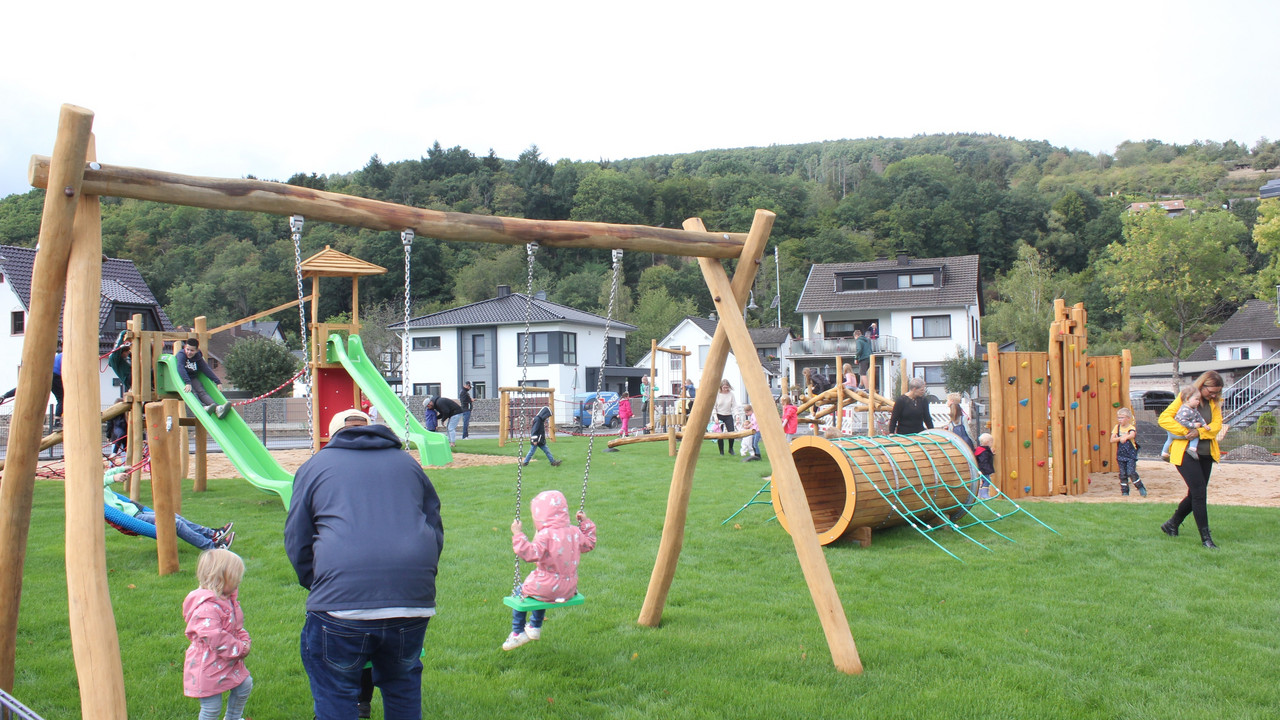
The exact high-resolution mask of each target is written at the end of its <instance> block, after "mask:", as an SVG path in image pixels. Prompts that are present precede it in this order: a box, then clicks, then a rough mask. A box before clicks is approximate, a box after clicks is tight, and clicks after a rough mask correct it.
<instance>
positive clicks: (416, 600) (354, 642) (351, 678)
mask: <svg viewBox="0 0 1280 720" xmlns="http://www.w3.org/2000/svg"><path fill="white" fill-rule="evenodd" d="M329 437H330V440H329V444H328V445H326V446H325V447H324V449H323V450H321V451H320V452H318V453H316V454H315V456H313V457H312V458H311V459H310V460H308V461H307V462H306V463H304V464H303V465H302V467H300V468H298V472H297V474H296V475H295V476H294V482H293V501H292V503H291V504H290V507H289V517H288V519H287V520H286V521H285V529H284V544H285V551H286V552H287V553H288V555H289V561H290V562H291V563H293V569H294V571H295V572H296V573H297V574H298V583H299V584H300V585H302V586H303V587H305V588H307V589H308V590H310V591H311V593H310V595H309V596H308V597H307V620H306V623H305V624H304V625H303V628H302V642H301V649H302V665H303V667H304V668H305V669H306V671H307V676H308V677H309V678H310V680H311V695H312V698H313V700H314V702H315V715H316V717H318V718H326V719H327V718H349V717H355V712H356V702H357V699H358V697H359V694H360V674H361V669H362V668H363V667H364V666H365V663H372V664H373V682H374V685H376V686H377V687H379V688H381V689H382V703H383V712H384V717H386V718H389V719H390V718H401V719H403V718H412V719H419V718H421V717H422V662H421V660H420V659H419V657H418V655H419V652H420V651H421V649H422V640H423V637H424V635H425V632H426V629H427V623H428V622H429V621H430V619H431V616H433V615H434V614H435V606H436V602H435V598H436V588H435V581H436V568H437V566H438V564H439V561H440V549H441V547H442V546H443V544H444V527H443V525H441V522H440V498H439V496H438V495H436V490H435V487H433V486H432V484H431V481H430V480H429V479H428V478H427V475H426V473H424V472H423V471H422V468H421V467H420V466H419V465H418V463H416V462H414V460H413V458H412V457H410V456H409V454H408V453H406V452H404V450H402V449H401V446H400V440H399V439H398V438H397V437H396V435H395V433H394V432H392V431H391V430H390V429H389V428H387V427H386V426H384V425H371V424H369V416H368V415H365V414H364V413H362V412H360V411H359V410H344V411H342V412H339V413H338V414H337V415H335V416H334V417H333V419H332V420H331V421H330V423H329Z"/></svg>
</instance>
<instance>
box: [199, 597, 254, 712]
mask: <svg viewBox="0 0 1280 720" xmlns="http://www.w3.org/2000/svg"><path fill="white" fill-rule="evenodd" d="M182 617H184V618H185V619H186V621H187V639H188V640H190V641H191V647H189V648H187V657H186V660H185V661H184V662H183V664H182V690H183V694H185V695H186V696H187V697H194V698H202V697H209V696H211V695H217V694H219V693H224V692H226V691H228V690H230V689H231V688H233V687H236V686H237V685H239V684H240V683H242V682H244V680H245V678H247V677H249V671H248V669H246V668H245V666H244V658H245V656H246V655H248V654H249V633H248V632H246V631H245V629H244V612H243V611H241V610H240V602H239V601H238V600H236V594H235V593H232V594H231V597H222V596H221V595H217V594H215V593H213V591H211V590H205V589H204V588H196V589H195V590H192V591H191V593H190V594H188V595H187V599H186V600H184V601H183V602H182Z"/></svg>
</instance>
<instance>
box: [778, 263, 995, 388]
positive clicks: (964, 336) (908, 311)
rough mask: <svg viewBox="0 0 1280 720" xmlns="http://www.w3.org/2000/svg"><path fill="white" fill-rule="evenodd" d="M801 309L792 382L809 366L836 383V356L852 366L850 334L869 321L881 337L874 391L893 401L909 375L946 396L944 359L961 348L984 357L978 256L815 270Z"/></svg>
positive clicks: (837, 265)
mask: <svg viewBox="0 0 1280 720" xmlns="http://www.w3.org/2000/svg"><path fill="white" fill-rule="evenodd" d="M796 312H798V313H800V314H801V315H802V317H803V324H804V328H803V337H802V339H800V340H798V341H795V342H793V343H792V345H791V352H790V353H789V357H788V360H789V362H788V364H787V366H786V368H787V370H786V371H787V373H788V375H789V377H791V378H798V377H801V373H802V372H803V370H804V369H805V368H815V369H817V370H818V371H819V372H822V373H823V374H825V375H828V376H829V377H832V378H833V379H834V378H836V377H837V376H838V375H839V374H840V368H839V367H837V365H836V362H837V358H839V359H840V360H841V361H842V362H849V359H850V358H851V357H852V355H853V331H854V330H862V331H863V332H866V331H867V330H868V328H869V327H870V326H871V324H872V323H875V324H876V326H877V328H878V332H879V338H877V339H876V340H875V341H874V342H873V346H874V349H875V353H876V354H875V362H876V385H877V387H876V390H877V392H880V393H881V394H883V395H886V396H889V397H893V396H895V395H896V394H897V391H898V386H897V385H896V384H895V383H897V382H898V381H899V379H900V378H901V377H902V376H903V375H905V377H908V378H909V377H923V378H924V379H925V381H926V382H927V383H928V386H929V389H928V392H929V394H931V395H934V396H936V397H939V398H941V397H943V395H944V394H945V390H944V383H945V380H946V378H945V377H944V376H943V373H942V363H943V361H944V360H945V359H946V358H948V357H955V356H956V354H957V353H958V352H959V351H961V350H963V351H964V352H965V353H967V354H968V355H970V356H971V357H981V355H982V353H983V348H982V332H981V331H982V322H981V317H982V285H981V280H980V278H979V273H978V256H977V255H964V256H960V257H949V258H911V257H908V256H906V255H899V256H898V257H896V258H881V259H878V260H873V261H870V262H858V263H825V264H819V265H814V266H813V267H812V268H810V270H809V277H808V279H807V280H806V281H805V286H804V290H803V292H801V294H800V300H799V302H798V303H797V304H796ZM791 382H792V383H793V384H794V383H795V381H794V380H792V381H791Z"/></svg>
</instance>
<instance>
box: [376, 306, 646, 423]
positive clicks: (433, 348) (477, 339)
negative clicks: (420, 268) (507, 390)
mask: <svg viewBox="0 0 1280 720" xmlns="http://www.w3.org/2000/svg"><path fill="white" fill-rule="evenodd" d="M526 310H528V313H526ZM526 315H528V317H527V318H526ZM526 322H527V323H528V327H529V338H528V339H529V362H528V364H527V366H526V365H525V364H523V359H522V358H523V353H524V340H525V325H526ZM605 324H606V318H604V317H601V316H599V315H594V314H592V313H588V312H583V311H581V310H576V309H574V308H571V307H568V306H565V305H560V304H558V303H553V302H549V301H548V300H546V299H545V297H543V295H542V293H537V294H535V296H534V297H533V298H532V299H529V298H528V297H527V296H526V295H524V294H521V293H513V292H511V289H510V288H509V287H508V286H506V285H500V286H499V287H498V294H497V297H494V298H492V299H489V300H482V301H481V302H477V303H472V304H470V305H463V306H462V307H457V308H452V309H450V310H442V311H440V312H437V313H432V314H430V315H424V316H422V317H418V318H414V319H412V320H410V321H409V344H410V351H409V361H408V367H407V368H405V374H406V375H407V376H408V382H409V384H410V385H411V392H412V394H414V395H432V396H440V395H443V396H445V397H450V398H456V397H458V391H459V390H460V389H461V387H462V383H463V382H467V381H470V382H471V396H472V397H473V398H475V399H482V398H492V397H497V396H498V388H500V387H517V386H519V385H520V384H521V383H522V382H523V383H524V384H525V385H528V386H530V387H550V388H555V390H556V394H557V395H558V396H559V397H569V396H571V395H574V394H578V393H584V392H593V391H595V390H596V381H597V376H598V374H599V373H600V372H601V365H600V361H601V358H602V357H604V358H605V365H604V389H606V390H610V391H614V392H624V391H625V390H626V388H627V386H628V384H629V383H630V382H633V381H632V380H631V378H632V377H633V376H637V377H638V375H637V373H636V372H634V370H633V369H632V368H629V367H627V366H626V365H625V357H626V342H627V333H628V332H631V331H634V330H635V329H636V326H634V325H629V324H627V323H623V322H618V321H616V320H615V321H613V322H612V323H609V332H608V336H607V337H606V335H605ZM394 328H395V329H397V330H398V329H399V328H400V325H396V326H394ZM606 352H607V356H606V355H605V353H606ZM634 382H637V383H638V379H637V380H635V381H634Z"/></svg>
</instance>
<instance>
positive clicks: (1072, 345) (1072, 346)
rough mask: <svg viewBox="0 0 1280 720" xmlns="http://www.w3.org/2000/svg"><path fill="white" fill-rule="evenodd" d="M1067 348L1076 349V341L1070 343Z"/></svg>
mask: <svg viewBox="0 0 1280 720" xmlns="http://www.w3.org/2000/svg"><path fill="white" fill-rule="evenodd" d="M1067 349H1068V350H1075V349H1076V344H1075V343H1071V344H1070V345H1068V346H1067Z"/></svg>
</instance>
